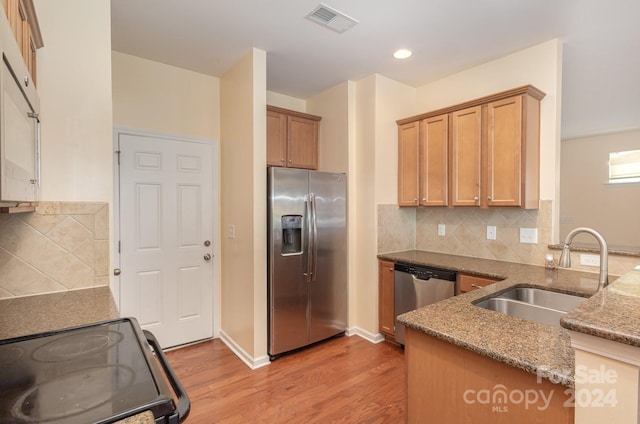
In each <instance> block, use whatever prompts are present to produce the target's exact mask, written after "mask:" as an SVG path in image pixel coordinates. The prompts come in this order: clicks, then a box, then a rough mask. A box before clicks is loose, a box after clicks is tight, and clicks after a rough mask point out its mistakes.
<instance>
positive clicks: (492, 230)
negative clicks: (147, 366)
mask: <svg viewBox="0 0 640 424" xmlns="http://www.w3.org/2000/svg"><path fill="white" fill-rule="evenodd" d="M496 233H497V231H496V227H495V225H487V240H495V239H496Z"/></svg>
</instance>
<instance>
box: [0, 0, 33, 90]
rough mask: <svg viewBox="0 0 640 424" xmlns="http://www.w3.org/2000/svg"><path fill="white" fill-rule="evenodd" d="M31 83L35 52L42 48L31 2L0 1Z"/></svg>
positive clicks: (19, 0) (18, 0) (27, 0)
mask: <svg viewBox="0 0 640 424" xmlns="http://www.w3.org/2000/svg"><path fill="white" fill-rule="evenodd" d="M0 3H1V4H2V8H3V9H4V12H5V16H6V18H7V21H8V22H9V26H10V27H11V31H12V33H13V38H14V39H15V40H16V43H17V45H18V48H19V49H20V53H21V55H22V60H23V61H24V63H25V65H26V67H27V70H28V71H29V75H30V77H31V81H33V84H34V85H35V84H36V82H37V80H36V78H37V72H36V71H37V69H36V68H37V66H36V50H37V49H39V48H40V47H42V46H43V42H42V35H41V34H40V26H39V24H38V17H37V16H36V13H35V8H34V6H33V0H0Z"/></svg>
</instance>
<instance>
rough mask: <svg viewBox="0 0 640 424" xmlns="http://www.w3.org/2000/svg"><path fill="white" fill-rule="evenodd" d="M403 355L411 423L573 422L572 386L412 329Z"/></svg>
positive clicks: (569, 423)
mask: <svg viewBox="0 0 640 424" xmlns="http://www.w3.org/2000/svg"><path fill="white" fill-rule="evenodd" d="M404 353H405V363H406V370H407V423H409V424H423V423H473V424H485V423H486V424H513V423H554V424H571V423H573V422H574V408H573V407H572V406H570V405H571V404H572V400H573V398H572V395H571V392H570V391H569V390H567V389H568V388H567V387H565V386H561V385H558V384H553V383H552V382H551V381H549V380H546V379H538V377H537V376H536V375H535V374H533V373H528V372H526V371H523V370H521V369H518V368H515V367H512V366H510V365H507V364H505V363H503V362H499V361H495V360H493V359H491V358H488V357H486V356H482V355H479V354H477V353H475V352H472V351H470V350H467V349H463V348H461V347H459V346H456V345H454V344H451V343H448V342H445V341H443V340H440V339H438V338H436V337H432V336H429V335H427V334H425V333H423V332H420V331H417V330H414V329H413V328H407V330H406V343H405V350H404ZM532 395H535V396H536V399H535V402H534V401H533V400H532V397H531V396H532ZM525 397H526V400H527V401H526V402H525ZM612 422H616V421H612ZM634 422H635V421H634Z"/></svg>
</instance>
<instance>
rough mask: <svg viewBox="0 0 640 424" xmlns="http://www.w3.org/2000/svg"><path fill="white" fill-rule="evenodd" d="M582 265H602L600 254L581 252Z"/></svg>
mask: <svg viewBox="0 0 640 424" xmlns="http://www.w3.org/2000/svg"><path fill="white" fill-rule="evenodd" d="M580 265H584V266H595V267H599V266H600V256H598V255H587V254H584V253H581V254H580Z"/></svg>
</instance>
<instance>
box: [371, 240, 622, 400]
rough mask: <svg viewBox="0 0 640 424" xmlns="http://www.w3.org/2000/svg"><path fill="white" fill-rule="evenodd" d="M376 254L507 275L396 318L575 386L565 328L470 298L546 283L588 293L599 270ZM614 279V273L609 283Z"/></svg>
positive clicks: (408, 253)
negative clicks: (490, 307) (488, 306)
mask: <svg viewBox="0 0 640 424" xmlns="http://www.w3.org/2000/svg"><path fill="white" fill-rule="evenodd" d="M378 258H380V259H385V260H390V261H398V262H408V263H411V264H417V265H427V266H433V267H439V268H444V269H449V270H453V271H457V272H464V273H467V274H472V275H478V276H486V277H493V278H503V280H502V281H500V282H498V283H495V284H491V285H489V286H487V287H484V288H482V289H478V290H474V291H471V292H469V293H465V294H462V295H459V296H455V297H452V298H449V299H446V300H443V301H441V302H438V303H435V304H432V305H428V306H425V307H423V308H420V309H418V310H415V311H412V312H408V313H406V314H402V315H400V316H399V318H398V321H400V322H401V323H402V324H404V325H406V326H407V327H410V328H412V329H415V330H418V331H420V332H423V333H426V334H427V335H430V336H434V337H436V338H438V339H441V340H444V341H446V342H449V343H452V344H454V345H457V346H460V347H462V348H465V349H467V350H470V351H472V352H475V353H477V354H480V355H482V356H486V357H489V358H491V359H494V360H496V361H499V362H502V363H505V364H508V365H510V366H513V367H516V368H519V369H522V370H524V371H527V372H529V373H533V374H536V375H539V376H542V377H543V378H546V379H548V380H550V381H551V382H554V383H560V384H562V385H564V386H566V387H573V385H574V353H573V349H572V348H571V340H570V337H569V332H568V331H567V330H566V329H564V328H560V327H553V326H550V325H544V324H539V323H536V322H532V321H528V320H524V319H521V318H516V317H512V316H508V315H505V314H502V313H498V312H494V311H490V310H487V309H484V308H481V307H478V306H475V305H474V304H473V303H472V302H474V301H476V300H480V299H483V298H486V297H490V296H492V295H494V294H496V293H498V292H502V291H505V290H507V289H508V288H510V287H512V286H515V285H523V286H539V287H546V288H549V289H551V290H555V291H561V292H569V293H577V294H582V295H584V296H585V297H588V296H591V295H593V294H594V293H595V291H596V288H597V285H598V275H597V274H591V273H585V272H576V271H571V270H565V269H559V270H556V271H547V270H545V268H544V267H542V266H534V265H524V264H517V263H512V262H501V261H494V260H488V259H478V258H471V257H463V256H456V255H448V254H442V253H433V252H426V251H418V250H411V251H405V252H396V253H386V254H380V255H378ZM615 278H616V277H613V276H610V281H613V280H614V279H615Z"/></svg>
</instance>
